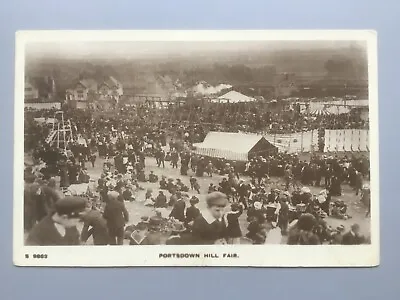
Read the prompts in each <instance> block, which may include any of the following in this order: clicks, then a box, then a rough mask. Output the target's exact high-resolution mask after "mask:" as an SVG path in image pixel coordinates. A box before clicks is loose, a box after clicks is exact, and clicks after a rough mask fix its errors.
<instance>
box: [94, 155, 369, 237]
mask: <svg viewBox="0 0 400 300" xmlns="http://www.w3.org/2000/svg"><path fill="white" fill-rule="evenodd" d="M102 165H103V160H102V159H98V160H97V161H96V163H95V167H94V168H92V166H91V165H90V164H87V168H88V172H89V174H90V176H91V178H94V179H96V180H97V179H98V178H99V177H100V174H101V171H102ZM150 171H154V173H155V174H156V175H158V176H159V178H161V175H165V176H166V177H167V178H173V179H177V178H180V179H181V180H182V182H183V183H185V184H186V185H187V186H189V187H190V183H189V176H190V175H194V174H193V173H191V170H189V173H188V176H182V175H180V173H179V169H172V167H171V165H170V163H169V162H166V164H165V168H162V167H161V168H159V167H157V165H156V162H155V159H154V158H146V175H147V174H149V173H150ZM222 178H223V176H220V175H215V174H214V175H213V177H208V176H205V177H202V178H198V182H199V184H200V187H201V189H200V191H201V194H197V192H195V191H189V193H188V194H189V196H190V197H191V196H192V195H196V196H197V197H198V198H199V199H200V203H199V204H198V208H199V209H200V210H204V209H205V208H206V204H205V197H206V195H207V189H208V186H209V184H210V183H213V184H214V185H218V183H219V182H220V181H221V180H222ZM243 179H244V180H249V178H248V177H246V176H244V177H243ZM271 182H273V183H272V184H271V186H272V187H277V188H279V187H282V184H283V181H282V180H281V179H278V178H271ZM140 184H141V186H142V187H143V188H144V190H142V191H139V192H138V193H137V194H136V199H137V201H135V202H126V207H127V210H128V212H129V215H130V216H129V217H130V221H129V224H137V223H138V222H139V221H140V219H141V217H142V216H153V215H155V211H154V209H153V208H151V207H146V206H144V205H143V202H142V201H143V200H144V196H145V192H146V190H147V189H148V188H151V189H152V190H153V195H154V196H157V195H158V192H159V184H158V183H149V182H146V183H140ZM269 188H270V187H269ZM310 189H311V191H312V192H313V193H318V192H319V191H320V190H321V189H322V188H319V187H310ZM164 194H165V195H166V196H167V199H169V196H170V194H169V193H168V191H164ZM332 198H333V199H332V200H333V201H334V200H335V199H337V198H338V197H332ZM340 199H341V200H343V201H344V202H345V203H346V204H347V205H348V210H347V213H348V214H349V215H350V216H352V218H350V219H348V220H338V219H335V218H332V217H328V218H326V221H327V223H328V224H329V225H331V226H332V227H334V228H336V227H337V226H339V225H344V226H345V228H346V230H348V229H349V228H350V226H351V225H352V224H353V223H358V224H359V225H360V227H361V233H362V234H364V235H366V236H369V234H370V219H369V218H366V217H365V214H366V211H367V210H366V207H365V206H364V204H363V203H361V202H360V196H356V195H355V192H354V190H353V189H352V188H351V187H349V186H348V185H343V186H342V196H341V197H340ZM187 205H188V206H189V203H187ZM240 225H241V228H242V232H243V234H245V233H247V225H248V223H247V221H246V213H243V215H242V216H241V217H240ZM126 242H128V241H126ZM89 243H90V241H89Z"/></svg>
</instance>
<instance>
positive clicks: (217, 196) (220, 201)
mask: <svg viewBox="0 0 400 300" xmlns="http://www.w3.org/2000/svg"><path fill="white" fill-rule="evenodd" d="M206 202H207V205H208V206H226V205H227V204H228V198H227V197H226V195H225V194H224V193H221V192H212V193H210V194H208V195H207V197H206Z"/></svg>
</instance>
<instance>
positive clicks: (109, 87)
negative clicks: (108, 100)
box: [98, 76, 124, 98]
mask: <svg viewBox="0 0 400 300" xmlns="http://www.w3.org/2000/svg"><path fill="white" fill-rule="evenodd" d="M98 93H99V94H100V95H103V96H112V97H118V98H119V97H121V96H122V95H123V94H124V89H123V87H122V84H121V83H120V82H119V81H118V80H117V79H115V78H114V77H112V76H110V77H108V78H106V79H105V80H104V81H103V82H101V83H100V84H99V86H98Z"/></svg>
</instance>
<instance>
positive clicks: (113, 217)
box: [103, 200, 129, 229]
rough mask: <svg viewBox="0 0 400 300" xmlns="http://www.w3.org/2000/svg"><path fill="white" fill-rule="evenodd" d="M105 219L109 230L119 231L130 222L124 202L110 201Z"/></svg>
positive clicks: (105, 210) (105, 211)
mask: <svg viewBox="0 0 400 300" xmlns="http://www.w3.org/2000/svg"><path fill="white" fill-rule="evenodd" d="M103 217H104V219H106V220H107V226H108V228H109V229H119V228H123V227H124V226H125V223H126V222H128V221H129V214H128V211H127V210H126V207H125V204H124V202H121V201H118V200H108V201H107V203H106V206H105V208H104V213H103Z"/></svg>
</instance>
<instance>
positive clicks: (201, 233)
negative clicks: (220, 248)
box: [192, 192, 228, 245]
mask: <svg viewBox="0 0 400 300" xmlns="http://www.w3.org/2000/svg"><path fill="white" fill-rule="evenodd" d="M206 202H207V210H206V211H204V212H203V213H202V215H200V216H199V217H197V218H196V219H195V220H194V222H193V227H192V234H193V239H194V243H195V244H203V245H211V244H226V237H227V236H226V224H225V221H224V220H223V215H224V210H225V207H226V206H227V205H228V198H227V196H226V195H225V194H223V193H221V192H212V193H210V194H208V195H207V197H206Z"/></svg>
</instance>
